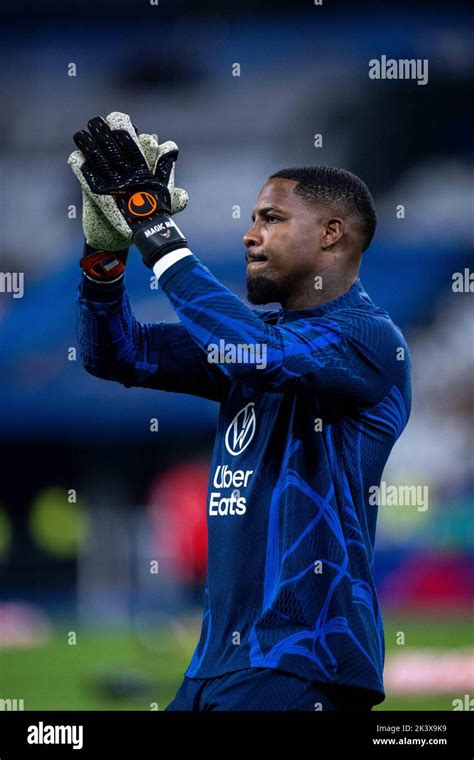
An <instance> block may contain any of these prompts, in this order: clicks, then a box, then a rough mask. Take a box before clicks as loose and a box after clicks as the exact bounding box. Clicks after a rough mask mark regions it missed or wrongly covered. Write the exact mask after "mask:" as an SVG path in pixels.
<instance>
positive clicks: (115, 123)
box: [106, 111, 151, 168]
mask: <svg viewBox="0 0 474 760" xmlns="http://www.w3.org/2000/svg"><path fill="white" fill-rule="evenodd" d="M106 121H107V124H108V125H109V127H110V129H111V130H112V132H113V135H114V137H115V139H116V140H117V138H118V133H121V132H128V134H129V135H130V136H131V138H132V140H133V141H134V142H135V144H136V146H137V148H138V149H139V150H140V152H141V154H142V156H143V158H144V159H145V161H146V154H145V151H144V150H143V148H142V144H141V141H140V136H139V134H138V127H136V126H135V125H134V124H132V120H131V118H130V116H129V115H128V114H127V113H121V112H120V111H112V113H109V115H108V116H107V119H106ZM150 137H151V135H150ZM119 141H120V140H119ZM120 144H121V147H124V148H125V149H126V145H125V146H123V145H122V143H120ZM149 168H150V166H149Z"/></svg>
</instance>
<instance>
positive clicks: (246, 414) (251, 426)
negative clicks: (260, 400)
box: [225, 401, 257, 457]
mask: <svg viewBox="0 0 474 760" xmlns="http://www.w3.org/2000/svg"><path fill="white" fill-rule="evenodd" d="M254 406H255V403H254V402H253V401H250V403H249V404H247V406H244V408H243V409H241V410H240V412H237V414H236V415H235V417H234V419H233V420H232V422H231V423H230V425H229V427H228V428H227V432H226V434H225V447H226V449H227V451H228V452H229V454H232V456H234V457H237V456H239V454H242V452H243V451H245V449H246V448H247V446H248V445H249V443H250V442H251V441H252V439H253V437H254V435H255V428H256V424H257V420H256V417H255V409H254Z"/></svg>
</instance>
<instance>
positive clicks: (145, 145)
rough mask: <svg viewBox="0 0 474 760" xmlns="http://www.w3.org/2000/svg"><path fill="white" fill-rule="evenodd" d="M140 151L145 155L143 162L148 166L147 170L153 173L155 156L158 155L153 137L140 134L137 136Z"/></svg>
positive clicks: (156, 143)
mask: <svg viewBox="0 0 474 760" xmlns="http://www.w3.org/2000/svg"><path fill="white" fill-rule="evenodd" d="M138 139H139V141H140V145H141V148H142V151H143V153H144V155H145V160H146V162H147V164H148V168H149V169H150V171H151V172H153V173H154V171H155V165H156V156H157V153H158V148H159V145H158V142H157V140H156V139H155V138H154V137H153V135H147V134H141V135H138Z"/></svg>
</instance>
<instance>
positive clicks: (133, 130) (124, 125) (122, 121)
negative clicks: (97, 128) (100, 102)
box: [106, 111, 138, 143]
mask: <svg viewBox="0 0 474 760" xmlns="http://www.w3.org/2000/svg"><path fill="white" fill-rule="evenodd" d="M106 122H107V124H108V125H109V127H110V129H111V130H112V131H114V130H116V129H124V130H125V131H126V132H129V133H130V134H131V135H132V137H133V138H134V140H135V142H137V143H138V127H136V126H135V124H132V120H131V118H130V116H129V115H128V113H121V112H120V111H112V113H109V115H108V116H107V118H106Z"/></svg>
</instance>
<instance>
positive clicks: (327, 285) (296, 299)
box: [281, 272, 359, 309]
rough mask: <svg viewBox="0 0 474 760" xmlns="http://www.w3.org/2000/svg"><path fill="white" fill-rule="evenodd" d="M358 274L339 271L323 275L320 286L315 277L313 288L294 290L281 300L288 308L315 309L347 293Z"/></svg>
mask: <svg viewBox="0 0 474 760" xmlns="http://www.w3.org/2000/svg"><path fill="white" fill-rule="evenodd" d="M358 276H359V273H358V272H348V273H346V274H344V275H343V274H341V272H338V273H337V277H329V276H328V275H327V274H325V275H322V276H321V287H320V288H317V287H316V286H317V284H318V280H317V279H315V280H314V285H313V282H311V285H312V287H311V288H306V289H304V290H302V291H301V292H295V291H293V292H292V293H290V294H289V295H288V297H287V298H285V299H284V300H282V301H281V305H282V306H283V307H284V308H286V309H314V308H316V307H317V306H322V305H323V304H325V303H329V301H334V300H335V299H336V298H339V296H343V295H344V293H347V291H348V290H350V289H351V287H352V286H353V284H354V283H355V281H356V280H357V278H358Z"/></svg>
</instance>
